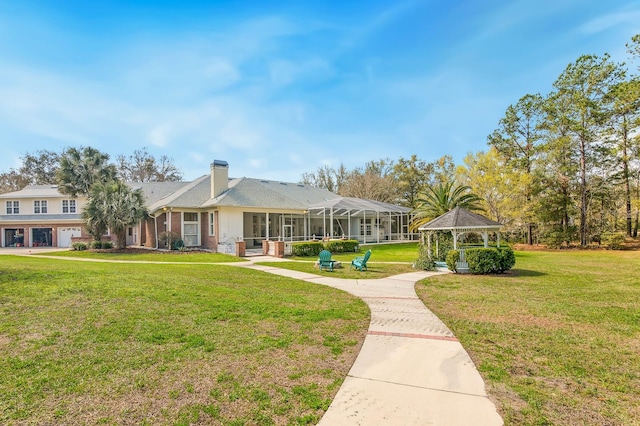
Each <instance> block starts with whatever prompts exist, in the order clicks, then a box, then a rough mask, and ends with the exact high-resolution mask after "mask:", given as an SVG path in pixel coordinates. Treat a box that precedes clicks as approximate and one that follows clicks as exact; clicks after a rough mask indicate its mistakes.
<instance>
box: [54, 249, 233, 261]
mask: <svg viewBox="0 0 640 426" xmlns="http://www.w3.org/2000/svg"><path fill="white" fill-rule="evenodd" d="M46 256H58V257H71V258H83V259H107V260H127V261H144V262H191V263H193V262H195V263H224V262H241V261H243V260H244V259H242V258H239V257H236V256H233V255H230V254H223V253H203V252H188V251H185V252H182V251H153V250H143V251H141V250H131V249H128V250H126V251H113V252H110V251H92V250H84V251H76V250H64V251H54V252H50V253H46Z"/></svg>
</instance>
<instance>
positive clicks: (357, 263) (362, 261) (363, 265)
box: [349, 250, 371, 272]
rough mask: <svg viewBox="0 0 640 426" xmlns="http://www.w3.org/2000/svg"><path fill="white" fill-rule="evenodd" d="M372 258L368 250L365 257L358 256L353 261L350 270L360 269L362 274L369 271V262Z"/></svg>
mask: <svg viewBox="0 0 640 426" xmlns="http://www.w3.org/2000/svg"><path fill="white" fill-rule="evenodd" d="M370 257H371V250H367V252H366V253H365V254H364V256H358V257H356V258H355V259H353V260H352V261H351V267H350V268H349V269H350V270H351V269H353V268H356V269H359V270H360V271H361V272H362V271H363V270H366V269H367V261H368V260H369V258H370Z"/></svg>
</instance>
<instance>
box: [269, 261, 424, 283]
mask: <svg viewBox="0 0 640 426" xmlns="http://www.w3.org/2000/svg"><path fill="white" fill-rule="evenodd" d="M353 257H354V256H351V259H353ZM336 258H337V257H336ZM257 264H258V265H266V266H275V267H277V268H283V269H291V270H294V271H300V272H308V273H310V274H316V275H322V276H326V277H332V278H343V279H376V278H384V277H389V276H391V275H398V274H404V273H407V272H415V269H413V267H412V266H411V265H410V264H408V263H407V264H400V263H372V262H367V270H366V271H362V272H361V271H359V270H357V269H353V270H352V269H350V265H351V260H348V261H343V263H342V266H343V267H342V268H335V269H334V270H333V271H328V270H326V269H323V270H322V271H320V270H319V269H318V268H316V267H315V266H314V264H315V261H307V262H302V261H295V262H282V261H279V262H257Z"/></svg>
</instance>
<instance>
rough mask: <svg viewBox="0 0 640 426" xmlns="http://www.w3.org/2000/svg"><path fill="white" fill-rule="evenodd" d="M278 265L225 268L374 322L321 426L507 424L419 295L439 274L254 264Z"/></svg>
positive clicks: (248, 264)
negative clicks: (296, 285)
mask: <svg viewBox="0 0 640 426" xmlns="http://www.w3.org/2000/svg"><path fill="white" fill-rule="evenodd" d="M50 251H54V250H50ZM47 252H48V251H47V250H26V249H25V250H18V251H16V250H15V249H12V250H11V251H10V252H5V251H4V250H1V249H0V254H18V255H34V256H39V255H40V256H42V257H46V253H47ZM57 259H65V258H57ZM65 260H66V259H65ZM76 260H79V259H76ZM85 260H87V261H98V260H97V259H85ZM274 260H277V259H274V258H273V257H262V256H258V257H252V258H250V259H248V260H247V262H242V263H240V262H238V263H225V265H226V266H240V267H246V268H251V269H255V270H259V271H264V272H268V273H272V274H277V275H282V276H287V277H291V278H296V279H301V280H305V281H309V282H312V283H317V284H322V285H327V286H330V287H334V288H337V289H341V290H344V291H347V292H349V293H351V294H353V295H355V296H357V297H359V298H361V299H362V300H364V301H365V302H366V303H367V305H369V308H370V310H371V323H370V324H369V331H368V333H367V336H366V338H365V341H364V344H363V346H362V349H361V350H360V353H359V354H358V357H357V358H356V361H355V363H354V364H353V366H352V367H351V370H350V371H349V374H348V375H347V377H346V379H345V381H344V382H343V384H342V386H341V387H340V389H339V390H338V393H337V395H336V397H335V398H334V400H333V402H332V403H331V405H330V406H329V409H328V410H327V412H326V413H325V415H324V416H323V418H322V419H321V421H320V423H319V425H321V426H334V425H403V426H404V425H446V426H456V425H474V426H484V425H490V426H493V425H502V424H503V421H502V418H501V417H500V416H499V415H498V413H497V411H496V408H495V406H494V404H493V403H492V402H491V401H490V400H489V398H488V397H487V394H486V392H485V388H484V382H483V380H482V378H481V377H480V374H479V373H478V371H477V370H476V367H475V365H474V364H473V361H472V360H471V358H469V355H468V354H467V352H466V351H465V350H464V348H463V347H462V345H461V344H460V342H458V340H457V339H456V338H455V336H454V335H453V333H452V332H451V331H450V330H449V329H448V328H447V327H446V326H445V325H444V323H443V322H442V321H440V320H439V319H438V318H437V317H436V316H435V315H434V314H433V313H432V312H431V311H430V310H429V309H427V308H426V307H425V306H424V304H423V303H422V301H421V300H420V299H419V298H418V296H417V295H416V293H415V290H414V284H415V283H416V282H417V281H419V280H421V279H423V278H426V277H429V276H433V275H437V274H441V273H442V272H412V273H408V274H402V275H396V276H393V277H388V278H382V279H375V280H357V279H340V278H333V277H331V276H327V275H322V276H321V275H315V274H309V273H305V272H298V271H292V270H288V269H281V268H277V267H273V266H265V265H256V264H255V263H254V262H259V261H269V262H273V261H274ZM114 262H118V263H130V262H127V261H114ZM147 263H151V262H147Z"/></svg>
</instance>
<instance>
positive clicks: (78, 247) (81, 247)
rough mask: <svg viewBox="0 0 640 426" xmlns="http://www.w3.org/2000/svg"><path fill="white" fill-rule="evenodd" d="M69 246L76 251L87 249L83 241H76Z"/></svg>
mask: <svg viewBox="0 0 640 426" xmlns="http://www.w3.org/2000/svg"><path fill="white" fill-rule="evenodd" d="M71 248H72V249H73V250H77V251H83V250H86V249H87V243H83V242H80V241H79V242H77V243H73V244H72V245H71Z"/></svg>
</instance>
